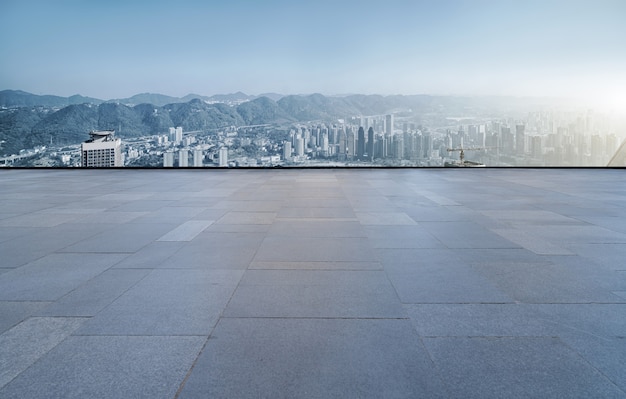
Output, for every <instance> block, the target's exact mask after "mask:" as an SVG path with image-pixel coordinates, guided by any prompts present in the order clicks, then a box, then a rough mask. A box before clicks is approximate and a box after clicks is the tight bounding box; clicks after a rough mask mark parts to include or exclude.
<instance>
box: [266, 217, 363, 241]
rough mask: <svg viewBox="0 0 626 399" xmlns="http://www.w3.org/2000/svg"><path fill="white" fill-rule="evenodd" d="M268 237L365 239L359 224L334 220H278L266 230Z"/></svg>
mask: <svg viewBox="0 0 626 399" xmlns="http://www.w3.org/2000/svg"><path fill="white" fill-rule="evenodd" d="M268 235H278V236H290V237H338V238H339V237H365V232H364V231H363V228H362V226H361V224H360V223H359V222H357V221H356V220H354V221H337V220H334V219H328V220H319V219H308V218H303V219H298V220H289V219H278V220H276V221H275V222H274V223H272V226H271V227H270V229H269V230H268Z"/></svg>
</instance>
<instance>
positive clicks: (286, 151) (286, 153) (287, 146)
mask: <svg viewBox="0 0 626 399" xmlns="http://www.w3.org/2000/svg"><path fill="white" fill-rule="evenodd" d="M283 161H291V141H285V142H283Z"/></svg>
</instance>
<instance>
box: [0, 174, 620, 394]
mask: <svg viewBox="0 0 626 399" xmlns="http://www.w3.org/2000/svg"><path fill="white" fill-rule="evenodd" d="M1 172H2V173H0V202H1V203H2V209H1V210H0V397H2V398H5V397H6V398H25V397H28V398H48V397H63V398H83V397H104V398H107V397H110V398H117V397H150V398H174V397H176V396H177V397H180V398H196V397H202V398H205V397H225V398H226V397H228V398H232V397H236V398H248V397H249V398H258V397H276V398H279V397H289V398H297V397H306V398H329V397H341V398H381V397H398V398H406V397H428V398H437V397H440V398H455V397H458V398H503V397H506V398H515V397H520V398H522V397H541V398H559V397H612V398H626V373H624V368H623V364H624V363H625V362H626V346H625V345H624V337H626V294H625V293H626V266H625V265H626V263H625V262H624V259H625V257H626V228H625V227H624V226H626V190H625V187H626V174H625V173H624V171H623V170H584V169H576V170H574V169H570V170H568V169H542V170H531V169H481V170H470V169H468V170H446V169H394V170H367V169H363V170H337V169H328V170H312V169H309V170H219V171H217V170H211V171H199V170H194V171H188V170H162V171H145V170H143V171H142V170H123V171H120V170H15V169H13V170H10V171H1ZM83 183H84V184H83Z"/></svg>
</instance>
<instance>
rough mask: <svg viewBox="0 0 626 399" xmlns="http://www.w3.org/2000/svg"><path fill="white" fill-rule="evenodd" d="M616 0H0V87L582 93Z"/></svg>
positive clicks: (613, 28) (605, 47)
mask: <svg viewBox="0 0 626 399" xmlns="http://www.w3.org/2000/svg"><path fill="white" fill-rule="evenodd" d="M624 21H626V1H625V0H614V1H609V0H588V1H577V0H563V1H551V0H537V1H534V0H510V1H509V0H491V1H482V0H466V1H460V0H456V1H452V0H429V1H420V0H411V1H402V0H385V1H368V0H360V1H356V0H355V1H353V0H346V1H342V0H315V1H313V0H311V1H304V0H291V1H288V0H256V1H254V0H250V1H247V0H222V1H206V0H204V1H200V0H198V1H181V0H176V1H174V0H170V1H160V0H153V1H132V0H126V1H125V0H107V1H87V0H75V1H71V0H54V1H53V0H45V1H44V0H40V1H31V0H0V38H1V39H0V89H21V90H25V91H29V92H32V93H36V94H56V95H62V96H68V95H72V94H77V93H79V94H82V95H86V96H92V97H97V98H102V99H110V98H123V97H128V96H131V95H133V94H137V93H141V92H152V93H163V94H168V95H173V96H183V95H185V94H188V93H191V92H193V93H198V94H203V95H211V94H217V93H231V92H236V91H243V92H245V93H248V94H259V93H263V92H278V93H284V94H297V93H313V92H319V93H323V94H340V93H364V94H370V93H379V94H421V93H426V94H470V95H486V94H488V95H491V94H494V95H541V96H543V95H550V96H576V97H582V96H594V97H597V98H600V97H602V98H610V99H612V100H616V101H617V100H619V101H624V103H625V104H626V97H625V94H624V93H626V23H625V22H624Z"/></svg>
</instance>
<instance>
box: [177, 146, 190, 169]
mask: <svg viewBox="0 0 626 399" xmlns="http://www.w3.org/2000/svg"><path fill="white" fill-rule="evenodd" d="M178 166H179V167H181V168H186V167H187V166H189V151H187V149H186V148H183V149H182V150H180V151H178Z"/></svg>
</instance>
